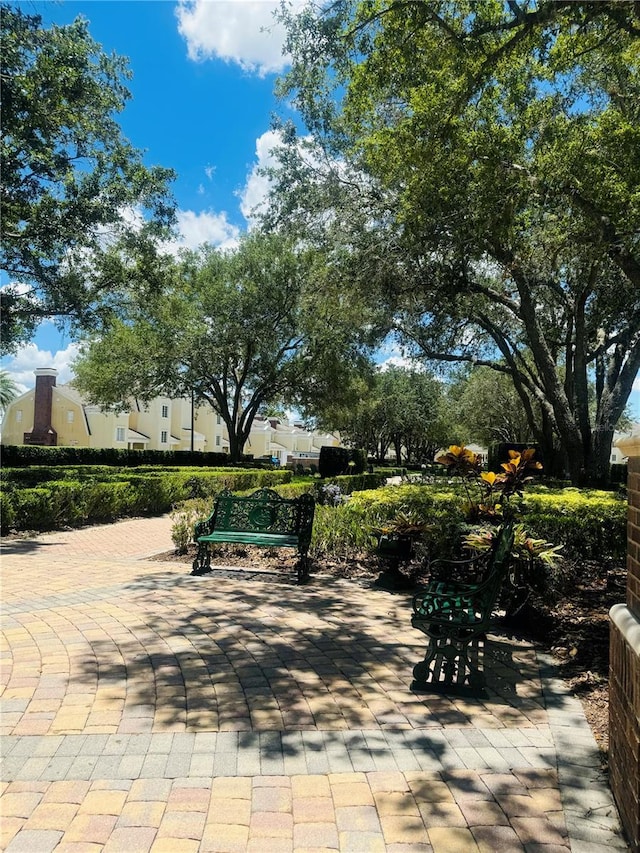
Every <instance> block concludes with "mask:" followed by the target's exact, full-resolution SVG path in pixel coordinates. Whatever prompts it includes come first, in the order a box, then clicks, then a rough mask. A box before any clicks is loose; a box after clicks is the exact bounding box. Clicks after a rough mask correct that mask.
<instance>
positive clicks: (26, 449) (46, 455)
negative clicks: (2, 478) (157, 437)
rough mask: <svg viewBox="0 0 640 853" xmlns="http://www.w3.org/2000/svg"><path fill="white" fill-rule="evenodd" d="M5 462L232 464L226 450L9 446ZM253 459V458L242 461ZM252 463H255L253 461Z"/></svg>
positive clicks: (12, 464) (13, 464) (4, 453)
mask: <svg viewBox="0 0 640 853" xmlns="http://www.w3.org/2000/svg"><path fill="white" fill-rule="evenodd" d="M0 450H1V452H2V460H3V465H6V466H7V467H9V468H21V467H23V466H25V465H119V466H122V467H138V466H140V465H179V466H183V465H189V466H199V467H211V466H212V465H218V466H220V465H222V466H230V465H232V463H231V461H230V460H229V455H228V454H227V453H205V452H204V451H199V450H194V451H193V453H192V452H191V451H190V450H128V449H124V448H120V449H118V448H115V447H39V446H37V445H24V444H21V445H6V446H4V445H3V446H2V447H1V448H0ZM247 462H252V457H246V458H245V459H243V462H242V464H243V465H245V464H246V463H247ZM252 464H253V463H252Z"/></svg>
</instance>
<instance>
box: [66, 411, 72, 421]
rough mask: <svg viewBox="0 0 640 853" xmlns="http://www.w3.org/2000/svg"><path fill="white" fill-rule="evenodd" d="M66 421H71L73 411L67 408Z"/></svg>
mask: <svg viewBox="0 0 640 853" xmlns="http://www.w3.org/2000/svg"><path fill="white" fill-rule="evenodd" d="M67 423H68V424H72V423H73V411H72V410H71V409H67Z"/></svg>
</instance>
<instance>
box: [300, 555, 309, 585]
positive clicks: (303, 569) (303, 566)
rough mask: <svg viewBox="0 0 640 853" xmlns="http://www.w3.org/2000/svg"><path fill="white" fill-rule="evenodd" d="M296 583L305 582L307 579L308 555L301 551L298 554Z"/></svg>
mask: <svg viewBox="0 0 640 853" xmlns="http://www.w3.org/2000/svg"><path fill="white" fill-rule="evenodd" d="M297 570H298V583H299V584H301V583H306V582H307V581H308V580H309V555H308V554H307V552H306V551H301V552H300V553H299V555H298V565H297Z"/></svg>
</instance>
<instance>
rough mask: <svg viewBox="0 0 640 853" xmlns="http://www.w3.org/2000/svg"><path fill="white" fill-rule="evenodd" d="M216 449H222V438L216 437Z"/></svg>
mask: <svg viewBox="0 0 640 853" xmlns="http://www.w3.org/2000/svg"><path fill="white" fill-rule="evenodd" d="M216 447H220V436H219V435H217V436H216Z"/></svg>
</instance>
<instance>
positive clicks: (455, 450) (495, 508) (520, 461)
mask: <svg viewBox="0 0 640 853" xmlns="http://www.w3.org/2000/svg"><path fill="white" fill-rule="evenodd" d="M534 456H535V450H534V449H533V448H527V449H526V450H523V451H522V452H518V451H515V450H510V451H509V459H508V461H507V462H503V463H502V471H501V472H499V473H496V472H494V471H483V470H482V460H481V458H480V456H479V455H478V454H477V453H474V452H473V451H472V450H469V448H468V447H464V446H463V447H460V446H458V445H455V444H454V445H451V447H449V449H448V450H447V452H446V453H443V454H441V455H440V456H438V457H437V458H436V460H435V461H436V462H437V463H439V464H440V465H444V466H445V467H446V468H447V469H448V471H449V473H450V475H451V476H454V477H457V478H458V479H459V480H460V482H461V483H462V485H463V488H464V491H465V494H466V498H467V500H466V503H465V507H464V509H465V514H466V516H467V520H468V521H472V522H473V521H481V520H486V521H490V522H494V523H496V522H500V521H502V520H506V519H507V518H513V517H514V515H515V514H516V512H517V510H516V507H514V505H513V504H511V503H510V501H511V499H512V498H513V497H514V496H516V495H517V496H518V497H520V498H522V496H523V493H524V489H525V487H526V486H527V485H528V484H529V483H530V482H531V481H532V480H533V476H532V472H533V471H540V470H541V469H542V465H541V463H540V462H538V461H537V460H536V459H534ZM520 509H521V508H520Z"/></svg>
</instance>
